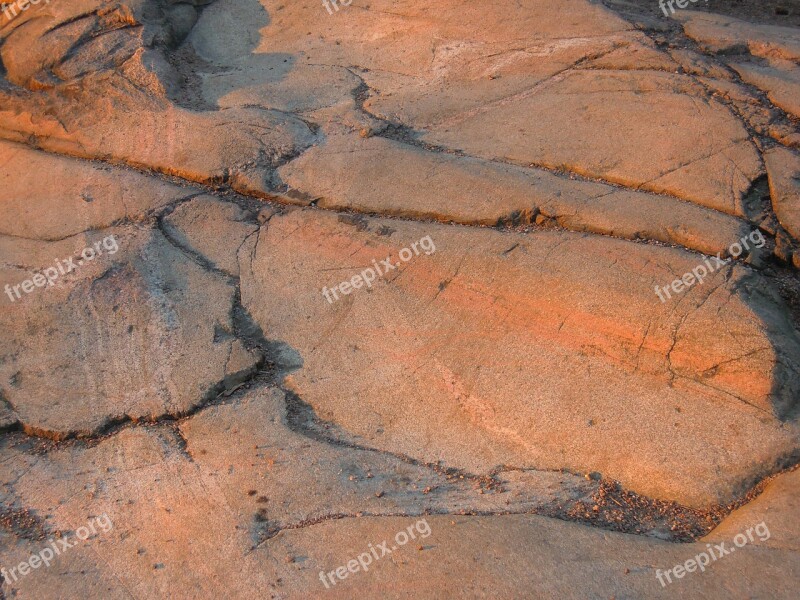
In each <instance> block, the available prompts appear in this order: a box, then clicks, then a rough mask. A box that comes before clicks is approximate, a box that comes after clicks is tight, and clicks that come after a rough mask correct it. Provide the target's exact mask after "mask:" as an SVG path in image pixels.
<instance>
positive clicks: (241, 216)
mask: <svg viewBox="0 0 800 600" xmlns="http://www.w3.org/2000/svg"><path fill="white" fill-rule="evenodd" d="M248 219H252V217H250V216H248V215H247V214H246V213H245V211H243V210H242V209H241V208H240V207H238V206H237V205H236V204H233V203H232V202H220V201H219V200H217V199H216V198H214V197H212V196H200V197H198V198H194V199H192V200H191V201H189V202H187V203H185V204H182V205H180V206H179V207H178V208H176V209H175V211H174V212H173V213H172V214H170V215H169V216H168V217H167V218H166V219H165V220H164V222H165V225H166V228H167V231H168V232H169V235H170V236H171V237H172V239H173V240H174V241H175V242H176V243H177V244H178V245H180V246H181V247H182V248H186V249H188V250H189V251H191V252H197V253H198V254H201V255H202V256H203V257H204V258H205V259H207V260H208V261H210V263H211V264H212V265H213V266H214V267H215V268H217V269H220V270H222V271H225V272H226V273H228V274H229V275H232V276H234V277H238V275H239V263H238V261H237V256H236V254H237V251H238V250H239V246H241V245H242V242H244V240H245V238H246V237H247V236H248V235H250V234H252V233H254V232H255V231H256V230H257V229H258V226H257V225H254V224H253V223H248V222H247V221H248Z"/></svg>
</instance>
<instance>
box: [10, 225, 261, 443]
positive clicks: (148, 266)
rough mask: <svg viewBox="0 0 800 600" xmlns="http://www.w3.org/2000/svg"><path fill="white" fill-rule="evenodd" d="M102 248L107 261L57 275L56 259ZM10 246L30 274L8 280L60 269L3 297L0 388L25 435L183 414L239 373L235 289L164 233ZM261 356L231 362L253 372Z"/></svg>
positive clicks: (81, 431)
mask: <svg viewBox="0 0 800 600" xmlns="http://www.w3.org/2000/svg"><path fill="white" fill-rule="evenodd" d="M110 236H113V240H114V244H111V243H110V242H109V243H108V247H106V245H105V243H104V242H103V240H111V239H112V238H111V237H110ZM95 242H101V243H102V244H103V245H101V246H100V248H101V250H102V251H103V253H102V254H100V255H98V256H97V257H96V258H94V260H92V261H91V262H90V261H84V260H83V259H80V258H79V259H78V260H77V261H76V265H77V268H76V270H74V271H73V272H71V273H67V274H66V275H64V276H63V277H59V276H58V275H57V274H58V271H57V269H56V268H55V266H54V265H55V264H56V261H57V260H58V261H61V263H60V264H61V265H62V266H63V265H64V259H66V257H70V256H72V257H76V256H80V253H81V251H82V250H83V248H85V247H92V246H93V245H94V244H95ZM115 246H116V247H117V250H118V251H117V250H113V248H114V247H115ZM3 250H4V252H8V253H9V254H5V256H9V257H12V258H11V260H12V261H13V260H15V259H14V258H13V257H15V256H16V257H18V258H16V261H18V263H21V264H23V265H26V267H25V268H13V269H9V268H5V269H3V271H2V277H1V278H0V283H2V284H6V283H9V284H11V285H14V284H19V283H20V282H21V281H23V280H25V279H29V278H31V272H32V271H40V270H42V269H45V268H48V267H52V268H53V271H54V272H55V273H56V278H55V282H54V285H53V286H49V285H47V284H45V286H46V287H45V289H39V288H38V287H37V288H34V289H33V292H32V293H30V294H25V293H22V294H21V296H22V297H21V298H19V299H15V300H14V302H11V300H9V299H8V298H6V297H5V296H4V302H5V305H4V308H3V313H2V317H0V319H2V322H3V323H2V327H3V331H4V332H5V339H4V341H5V344H4V347H3V351H2V355H3V356H2V360H0V391H2V394H3V396H4V397H5V398H6V400H7V401H8V403H9V404H10V405H11V406H12V407H13V409H14V411H15V412H16V413H17V415H18V416H19V420H20V421H21V422H22V423H23V425H24V427H25V428H26V430H28V431H30V432H36V433H39V434H43V435H47V436H50V437H54V438H60V437H64V436H68V435H75V434H77V435H87V434H91V433H93V432H96V431H98V430H101V429H102V428H103V427H105V426H107V425H108V424H110V423H113V422H115V421H119V420H122V419H127V418H129V419H132V420H134V421H135V420H139V419H154V418H157V417H159V416H162V415H168V414H173V415H174V414H181V413H185V412H187V411H189V410H191V409H192V408H193V407H195V406H198V405H199V404H201V403H202V402H203V401H204V400H206V399H207V398H208V397H209V395H215V394H217V393H219V391H221V390H220V389H219V388H220V387H221V386H220V385H219V384H221V383H222V382H223V380H226V377H228V378H229V377H230V376H234V375H236V372H232V371H230V370H228V369H226V367H227V366H228V360H229V359H228V357H229V354H230V353H231V348H232V345H233V344H234V335H233V323H232V317H231V308H232V303H233V293H234V290H233V288H232V286H231V285H230V284H228V283H227V282H226V281H224V280H223V279H222V278H220V277H219V276H217V275H215V274H213V273H209V272H207V271H205V270H203V269H202V268H201V267H199V266H197V265H196V264H195V263H194V262H193V261H192V260H191V259H190V258H189V257H187V256H186V255H185V254H183V253H182V252H181V251H180V250H178V249H176V248H174V247H173V246H171V245H170V244H169V243H168V242H167V241H166V240H165V239H164V238H163V236H162V235H161V234H160V233H158V232H157V231H148V230H140V229H137V228H125V229H120V228H117V229H109V230H104V231H103V232H97V233H93V234H86V235H81V236H75V237H72V238H68V239H67V240H64V241H63V242H56V243H46V242H28V243H26V244H24V245H23V244H20V243H19V242H16V243H14V244H13V245H11V244H9V245H8V246H6V247H4V248H3ZM7 260H8V259H7ZM82 263H83V264H82ZM65 268H68V267H65ZM31 287H32V286H31ZM23 292H24V288H23ZM256 361H257V357H255V356H253V357H251V358H250V360H249V361H247V360H242V359H238V360H237V362H236V363H231V367H233V365H234V364H235V365H236V368H237V369H238V370H239V371H246V370H249V369H251V368H252V366H253V364H254V363H255V362H256ZM248 362H249V364H248ZM228 381H229V380H226V383H227V382H228Z"/></svg>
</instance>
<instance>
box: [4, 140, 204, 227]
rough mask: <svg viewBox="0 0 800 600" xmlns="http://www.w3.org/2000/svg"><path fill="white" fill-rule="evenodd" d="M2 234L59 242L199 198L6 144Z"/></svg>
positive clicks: (122, 172)
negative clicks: (182, 201) (163, 207)
mask: <svg viewBox="0 0 800 600" xmlns="http://www.w3.org/2000/svg"><path fill="white" fill-rule="evenodd" d="M0 162H2V164H3V171H2V173H0V234H2V235H9V236H15V237H26V238H34V239H40V240H57V239H63V238H67V237H70V236H72V235H75V234H78V233H81V232H84V231H88V230H90V229H103V228H105V227H108V226H110V225H112V224H114V223H116V222H118V221H122V220H138V219H141V218H142V217H143V216H144V215H146V214H147V213H149V212H151V211H154V210H155V209H158V208H160V207H162V206H164V205H166V204H169V203H171V202H175V201H177V200H179V199H181V198H184V197H187V196H189V195H191V194H193V193H198V191H197V190H193V189H192V188H190V187H186V186H179V185H175V184H172V183H167V182H163V181H159V180H157V179H154V178H152V177H147V176H145V175H142V174H140V173H137V172H136V171H133V170H130V169H119V168H111V167H108V166H104V165H100V164H97V163H91V162H87V161H82V160H75V159H71V158H65V157H61V156H56V155H53V154H45V153H43V152H39V151H36V150H32V149H30V148H27V147H25V146H23V145H20V144H12V143H9V142H3V141H0Z"/></svg>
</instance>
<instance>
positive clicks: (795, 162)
mask: <svg viewBox="0 0 800 600" xmlns="http://www.w3.org/2000/svg"><path fill="white" fill-rule="evenodd" d="M764 163H765V164H766V166H767V173H768V174H769V190H770V196H771V197H772V207H773V209H774V210H775V214H776V215H777V217H778V220H779V221H780V222H781V225H783V226H784V228H785V229H786V231H788V232H789V233H790V234H791V235H792V237H794V239H795V240H799V241H800V157H798V155H797V154H796V153H794V152H792V151H791V150H787V149H786V148H781V147H775V148H772V149H770V150H767V151H766V152H764Z"/></svg>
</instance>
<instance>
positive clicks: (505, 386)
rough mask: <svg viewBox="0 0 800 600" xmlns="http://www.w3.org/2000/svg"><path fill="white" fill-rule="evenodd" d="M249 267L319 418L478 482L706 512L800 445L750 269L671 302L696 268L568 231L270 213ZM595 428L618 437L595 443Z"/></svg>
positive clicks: (776, 315)
mask: <svg viewBox="0 0 800 600" xmlns="http://www.w3.org/2000/svg"><path fill="white" fill-rule="evenodd" d="M384 231H385V232H391V233H389V234H388V235H381V233H382V232H384ZM426 236H430V238H431V240H433V243H434V244H435V247H436V251H435V253H430V255H429V256H426V253H420V255H419V256H417V257H416V258H413V260H412V261H411V262H409V263H408V264H406V265H403V266H401V267H400V268H399V269H397V270H392V271H390V272H389V273H387V274H386V276H385V277H377V278H376V281H375V283H374V284H372V285H371V286H369V287H364V286H363V284H362V288H361V289H354V290H351V291H352V294H350V295H344V294H343V293H342V292H341V291H340V292H338V297H339V300H338V301H335V300H333V296H331V295H330V293H329V294H328V295H329V298H331V300H332V302H331V303H329V302H327V301H326V299H325V297H324V296H323V288H324V287H327V288H328V290H330V288H334V287H336V286H337V285H338V284H339V282H341V281H347V280H350V278H351V277H352V276H353V275H354V274H358V273H359V272H360V271H362V270H364V269H366V268H368V267H372V266H374V263H373V262H372V260H373V259H375V260H376V261H379V260H382V259H384V258H386V257H391V260H392V262H393V263H399V262H400V261H398V258H397V257H398V255H399V251H400V250H401V249H403V248H409V249H410V248H411V244H412V243H414V242H416V241H418V240H420V239H422V238H424V237H426ZM256 246H257V252H255V248H256ZM418 248H419V244H418ZM409 251H410V250H409ZM254 252H255V255H254ZM251 257H252V258H251ZM622 257H625V258H624V259H623V258H622ZM243 260H252V265H251V266H250V267H249V268H244V266H243V270H242V301H243V304H244V306H245V307H247V309H248V310H249V311H250V313H251V314H252V315H253V317H254V318H255V319H256V320H257V321H258V323H259V324H260V325H261V327H262V329H263V331H264V333H265V335H266V336H267V337H268V338H270V339H276V340H282V341H285V342H287V343H288V344H289V345H290V346H292V347H293V348H295V349H296V350H297V352H298V353H299V355H300V357H302V360H303V367H302V369H300V370H298V371H297V372H296V373H293V374H292V375H291V376H290V377H289V378H288V380H287V385H289V386H290V387H291V389H293V390H295V391H297V393H298V394H300V396H301V397H302V398H303V399H304V400H305V401H306V402H308V403H309V404H311V405H312V406H313V407H314V409H315V410H316V411H317V413H318V414H319V415H320V417H321V418H323V419H325V420H331V421H334V422H336V423H339V424H341V425H342V426H343V427H345V428H346V429H347V430H348V431H350V432H352V433H353V434H355V435H357V436H361V437H363V438H364V439H365V440H370V443H380V444H381V445H382V447H384V448H387V449H391V450H392V451H394V452H402V453H405V454H409V455H412V456H415V457H416V458H419V459H420V460H425V461H435V460H445V462H446V464H448V465H451V466H455V467H459V468H466V469H468V470H470V471H472V472H478V473H484V472H487V471H488V470H490V469H492V468H493V467H495V466H497V465H500V464H512V465H518V466H529V467H536V468H540V469H542V468H544V469H564V468H566V469H571V470H574V471H578V472H582V473H584V472H589V471H594V470H597V471H600V472H602V473H604V474H606V475H607V476H608V477H610V478H612V479H616V480H619V481H621V482H623V484H624V485H625V486H626V487H628V488H631V489H633V490H635V491H638V492H640V493H644V494H647V495H649V496H654V497H658V498H669V499H675V500H679V501H681V502H683V503H686V504H692V505H703V504H708V503H712V502H726V501H728V500H730V499H732V498H733V497H734V496H735V495H736V494H737V493H738V492H737V490H740V489H742V488H741V486H742V485H745V482H746V481H750V480H752V478H753V477H758V474H759V473H763V469H764V468H769V467H768V466H769V465H771V464H775V463H776V461H777V460H778V458H779V457H780V456H782V455H784V454H785V453H787V452H791V451H792V449H793V448H794V447H795V443H796V442H795V441H793V437H792V435H791V434H789V431H788V430H787V429H785V425H783V424H781V423H780V421H779V420H777V419H776V417H775V416H773V415H783V414H785V413H786V411H790V410H792V407H793V406H794V405H795V402H796V399H797V397H798V396H797V393H798V392H797V387H796V386H797V385H798V380H797V376H796V373H797V364H798V363H797V361H798V356H800V346H799V345H798V341H797V338H796V336H795V334H793V333H787V332H790V331H791V328H790V327H789V326H788V324H787V321H786V319H787V316H786V315H785V313H783V312H782V309H780V308H779V303H778V301H777V300H776V299H774V298H773V297H772V296H771V294H772V292H770V291H768V290H769V288H768V287H765V286H767V284H766V283H765V282H764V281H762V280H761V279H760V278H759V277H758V276H757V275H756V274H754V273H752V272H749V271H748V270H747V269H745V268H742V267H738V266H737V267H734V268H730V267H725V268H722V269H721V270H717V271H716V272H715V273H714V275H713V276H711V277H710V278H709V279H707V280H706V281H705V282H704V283H703V284H702V285H700V284H697V285H695V286H694V287H693V288H691V290H689V291H688V292H686V293H685V296H682V297H679V298H675V297H673V298H672V299H671V300H668V301H667V302H666V303H662V302H660V301H659V299H658V297H657V295H656V293H655V291H654V286H656V285H659V286H666V285H670V282H671V281H672V280H674V279H676V278H678V277H680V276H682V275H683V274H684V273H687V272H690V271H691V270H692V269H693V268H695V267H697V265H698V264H702V262H703V261H702V260H701V259H700V258H698V257H697V256H693V255H689V254H685V253H682V252H680V251H676V250H672V249H664V248H657V247H651V246H643V245H636V244H632V243H630V242H622V241H617V240H611V239H607V238H593V237H590V236H589V237H587V236H580V235H576V234H569V233H556V232H538V233H535V234H528V235H513V234H503V233H497V232H492V231H487V230H483V231H480V230H478V231H475V230H465V229H461V228H457V227H447V226H442V225H435V224H429V225H416V224H414V225H412V224H407V223H403V222H399V221H397V222H396V221H379V220H371V219H363V218H362V219H358V220H344V219H341V220H339V221H337V220H336V219H335V217H333V216H328V215H325V214H321V213H319V212H307V211H295V212H292V213H290V214H288V215H285V216H275V217H273V218H272V219H271V220H270V222H269V224H268V226H267V227H266V229H265V228H262V230H261V232H260V233H259V235H258V237H257V239H256V236H253V237H252V238H250V239H249V240H248V242H246V243H245V245H244V246H243V247H242V250H241V251H240V262H241V261H243ZM384 268H385V267H384ZM531 282H533V284H532V283H531ZM623 282H624V283H623ZM662 294H663V292H662ZM722 307H724V310H722ZM743 344H745V345H743ZM784 369H786V370H785V371H784ZM565 372H566V373H570V377H569V378H567V379H565V378H564V376H563V374H564V373H565ZM354 382H356V383H354ZM676 407H678V408H680V410H681V412H680V413H676ZM711 414H713V415H714V428H715V431H717V432H718V433H717V434H716V435H715V436H714V438H713V439H709V438H708V436H707V434H706V432H707V429H708V427H709V426H710V423H709V422H708V421H707V418H708V416H709V415H711ZM632 415H635V418H634V417H632ZM590 418H591V419H595V420H597V419H601V423H602V426H599V427H593V428H592V429H591V430H589V431H588V432H587V430H586V426H585V423H586V421H587V419H590ZM745 423H746V425H745ZM739 428H746V429H747V431H748V435H747V437H746V438H744V439H743V438H742V437H741V436H740V435H738V434H737V433H735V432H736V431H739V430H740V429H739ZM676 432H680V435H679V437H676ZM678 439H680V443H679V444H677V443H676V442H677V440H678ZM634 449H635V450H634ZM755 457H759V458H758V459H756V458H755ZM723 464H724V465H725V466H724V468H723V467H722V465H723Z"/></svg>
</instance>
